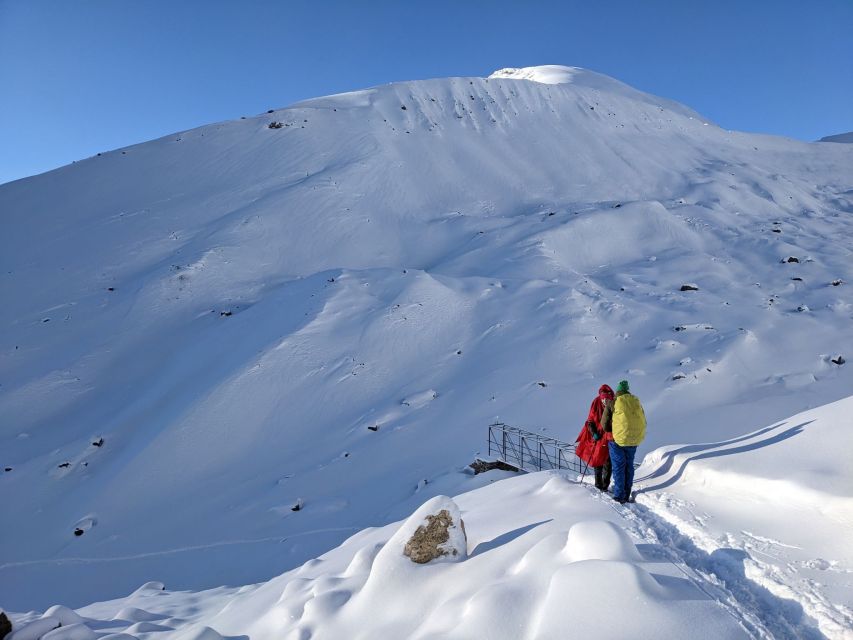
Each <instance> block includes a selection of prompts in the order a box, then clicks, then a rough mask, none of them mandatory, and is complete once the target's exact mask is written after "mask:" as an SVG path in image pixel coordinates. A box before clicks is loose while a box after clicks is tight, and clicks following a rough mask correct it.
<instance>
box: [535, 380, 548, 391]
mask: <svg viewBox="0 0 853 640" xmlns="http://www.w3.org/2000/svg"><path fill="white" fill-rule="evenodd" d="M536 384H538V385H539V386H540V387H542V388H543V389H544V388H545V387H547V386H548V385H547V384H545V383H544V382H537V383H536Z"/></svg>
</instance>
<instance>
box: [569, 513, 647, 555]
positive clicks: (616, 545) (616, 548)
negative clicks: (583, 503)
mask: <svg viewBox="0 0 853 640" xmlns="http://www.w3.org/2000/svg"><path fill="white" fill-rule="evenodd" d="M566 552H567V555H568V557H569V558H570V559H571V560H572V562H578V561H580V560H623V561H625V562H641V561H642V560H643V558H642V556H641V555H640V552H639V551H637V547H636V545H635V544H634V543H633V542H632V541H631V538H629V537H628V534H627V533H626V532H625V530H624V529H623V528H622V527H620V526H618V525H616V524H614V523H612V522H607V521H606V520H587V521H585V522H578V523H576V524H574V525H572V528H571V529H569V537H568V541H567V542H566Z"/></svg>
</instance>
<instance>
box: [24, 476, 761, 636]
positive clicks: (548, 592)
mask: <svg viewBox="0 0 853 640" xmlns="http://www.w3.org/2000/svg"><path fill="white" fill-rule="evenodd" d="M436 500H439V499H435V500H434V501H433V502H435V501H436ZM457 502H458V505H459V507H460V508H461V510H462V517H463V519H464V522H465V529H466V531H467V532H468V543H467V546H468V553H469V557H468V558H467V559H466V560H464V561H462V562H456V563H447V562H445V563H433V564H428V565H416V564H414V563H412V562H411V561H410V560H409V559H408V558H406V557H404V556H403V554H402V548H401V545H400V540H399V539H398V537H397V533H398V531H400V532H406V531H407V530H408V529H411V527H412V526H413V525H418V524H420V522H421V521H422V519H423V514H422V513H421V512H416V513H415V514H413V515H412V516H411V517H410V518H409V519H408V520H407V521H406V522H405V523H402V524H400V523H397V524H392V525H388V526H386V527H383V528H380V529H373V530H367V531H364V532H361V533H359V534H357V535H355V536H353V537H352V538H350V539H349V540H347V541H346V542H345V543H344V544H343V545H342V546H341V547H339V548H337V549H334V550H333V551H331V552H330V553H328V554H326V555H324V556H322V557H321V558H318V559H316V560H311V561H309V562H308V563H306V564H305V565H303V566H302V567H300V568H299V569H297V570H294V571H291V572H288V573H286V574H284V575H281V576H279V577H277V578H275V579H273V580H271V581H269V582H267V583H265V584H261V585H253V586H248V587H243V588H239V589H227V588H220V589H214V590H211V591H208V592H202V593H187V592H173V591H169V590H163V589H162V586H163V585H160V584H149V585H147V586H143V587H142V588H140V589H138V590H137V591H136V592H135V593H134V594H132V595H131V596H129V597H127V598H123V599H120V600H114V601H110V602H104V603H98V604H94V605H91V606H89V607H85V608H83V609H80V610H79V611H78V612H77V613H78V614H79V615H81V616H82V617H83V618H84V620H85V624H86V625H87V628H93V629H98V630H99V631H100V632H108V633H126V634H130V635H138V634H139V633H140V632H152V631H157V632H158V636H157V637H174V638H188V637H193V638H198V637H202V638H206V639H208V640H217V639H218V638H221V637H222V636H223V635H224V636H232V637H236V636H241V637H246V636H248V637H250V638H256V639H258V640H265V639H267V638H312V639H313V640H321V639H323V638H412V639H414V638H475V637H476V638H490V639H494V640H499V639H503V638H506V639H507V640H516V639H518V638H531V639H533V638H542V639H544V638H549V639H550V638H559V637H566V632H567V631H568V630H571V635H572V636H575V635H578V636H583V637H587V636H594V637H603V638H620V637H629V636H630V637H663V638H673V637H682V636H683V635H684V634H685V633H688V632H690V630H694V629H695V632H694V633H691V636H692V637H697V638H715V639H716V638H746V637H748V635H747V629H749V627H745V626H743V625H742V621H741V620H739V619H738V617H737V615H736V614H735V613H733V612H731V611H728V610H727V609H726V608H725V607H724V606H722V605H720V604H719V603H718V602H716V601H715V600H714V598H713V597H712V596H711V594H709V593H707V592H705V591H703V589H704V586H703V584H702V582H701V580H699V579H698V576H697V575H696V574H695V573H693V572H691V571H689V570H685V569H684V568H683V567H680V566H678V565H676V564H673V563H672V562H671V561H670V560H669V558H668V556H667V552H666V550H665V549H664V548H662V547H661V546H660V545H658V544H654V543H650V542H648V540H646V538H644V537H643V535H642V533H641V532H640V530H639V529H637V528H636V527H632V526H631V524H630V523H629V522H627V521H626V520H625V519H624V518H623V517H622V516H621V515H620V514H619V513H618V511H617V510H616V509H615V508H614V507H612V506H611V505H612V504H613V502H612V501H611V500H609V499H605V498H602V497H601V496H593V495H592V494H591V493H590V491H589V490H588V489H587V488H586V487H582V486H579V485H577V484H573V483H572V482H570V481H567V480H566V479H565V478H563V477H561V476H559V475H556V474H552V473H547V472H543V473H541V474H533V475H526V476H522V477H519V478H514V479H509V480H505V481H502V482H498V483H496V484H493V485H490V486H487V487H484V488H481V489H478V490H476V491H473V492H471V493H468V494H464V495H462V496H460V497H459V498H458V499H457ZM445 504H446V499H444V501H441V504H440V505H439V506H440V507H443V506H445ZM424 507H425V509H426V511H425V513H431V511H430V508H431V507H432V508H436V507H435V505H434V504H426V505H424ZM410 523H411V524H410ZM632 538H633V540H632ZM635 543H636V544H635ZM605 602H607V603H609V605H610V606H611V607H618V609H619V611H620V615H618V616H614V615H612V613H611V614H608V611H607V608H606V606H605V604H604V603H605ZM412 603H417V606H412ZM34 618H35V616H21V617H19V618H17V619H16V620H15V622H16V623H17V624H18V625H19V626H20V627H21V628H22V630H21V632H20V633H25V632H26V629H27V627H25V626H24V625H25V624H26V623H27V622H30V621H31V620H32V619H34ZM39 622H41V621H40V620H39ZM202 634H203V635H202ZM12 640H17V639H16V638H14V637H13V639H12Z"/></svg>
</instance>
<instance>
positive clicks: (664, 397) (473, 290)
mask: <svg viewBox="0 0 853 640" xmlns="http://www.w3.org/2000/svg"><path fill="white" fill-rule="evenodd" d="M545 71H547V72H548V73H558V75H559V73H565V74H567V75H569V76H571V77H572V78H573V80H572V82H561V83H559V84H545V83H543V82H539V81H536V78H535V77H533V76H537V75H538V74H540V73H544V72H545ZM525 74H526V75H528V76H531V77H533V81H531V80H525V79H513V78H510V77H491V78H450V79H438V80H428V81H421V82H405V83H396V84H392V85H385V86H381V87H376V88H372V89H368V90H365V91H359V92H355V93H349V94H342V95H338V96H329V97H326V98H319V99H316V100H311V101H306V102H304V103H300V104H299V105H295V106H293V107H291V108H288V109H279V110H274V111H273V112H272V113H266V114H262V115H259V116H255V117H250V118H246V119H245V120H237V121H234V122H226V123H219V124H214V125H210V126H207V127H202V128H199V129H195V130H191V131H185V132H180V133H177V134H174V135H172V136H166V137H164V138H161V139H159V140H155V141H152V142H149V143H146V144H142V145H137V146H134V147H128V148H126V149H118V150H115V151H110V152H104V153H102V154H100V155H98V156H95V157H93V158H89V159H86V160H82V161H80V162H77V163H75V164H73V165H70V166H67V167H63V168H61V169H58V170H56V171H52V172H50V173H46V174H43V175H41V176H36V177H33V178H28V179H24V180H19V181H16V182H13V183H9V184H6V185H3V186H0V217H1V218H0V220H2V223H1V224H2V228H3V233H0V297H2V300H3V304H2V305H0V416H2V418H0V467H2V469H5V471H2V472H0V495H2V498H3V505H4V509H5V510H6V512H7V513H9V514H14V515H13V516H12V517H10V519H9V522H11V524H9V525H7V526H4V527H2V529H0V548H2V550H3V557H2V559H0V602H2V604H3V605H4V606H6V607H9V608H11V609H13V610H19V611H23V610H29V609H33V608H40V609H44V608H46V607H47V606H49V605H51V604H53V603H55V602H62V603H64V604H66V605H69V606H81V605H83V604H85V603H88V602H91V601H94V600H103V599H106V598H110V597H114V596H116V595H120V594H123V593H129V592H131V591H132V590H133V589H135V588H136V587H137V586H138V585H139V584H142V583H144V582H147V581H152V580H153V581H162V582H164V583H165V584H167V585H168V586H169V588H170V589H185V588H194V589H201V588H211V587H217V586H219V585H222V584H247V583H253V582H258V581H261V580H267V579H270V578H272V577H273V576H276V575H279V574H281V573H282V572H284V571H287V570H289V569H292V568H294V567H296V566H300V565H301V564H302V563H304V562H305V561H307V560H309V559H311V558H314V557H316V556H318V555H320V554H322V553H324V552H325V551H327V550H329V549H331V548H333V547H335V546H336V545H338V544H339V543H340V542H342V541H343V540H344V539H345V538H346V537H347V536H349V535H351V534H353V533H354V532H355V531H358V530H360V529H362V528H364V527H367V526H376V525H383V524H385V523H387V522H390V521H393V520H396V519H400V518H403V517H406V516H408V515H409V514H410V513H411V512H412V511H413V510H414V509H415V508H417V507H418V506H419V505H420V504H422V503H423V502H424V501H426V500H427V499H429V498H430V497H432V496H435V495H440V494H445V495H455V494H458V493H462V492H464V491H467V490H469V489H473V488H476V487H477V486H480V484H481V483H484V482H487V480H482V479H481V478H480V477H479V476H478V477H476V478H475V477H473V476H471V475H469V474H468V473H466V472H465V471H464V467H465V465H467V464H468V463H469V462H471V461H472V460H473V458H474V456H475V455H476V454H477V453H479V452H481V451H482V450H483V449H484V448H485V427H486V425H487V424H489V423H490V422H491V421H493V420H495V418H496V417H497V418H499V419H500V420H502V421H504V422H508V423H510V424H516V425H519V426H525V427H528V428H532V429H537V430H538V429H542V430H543V431H544V432H545V433H548V434H550V435H554V436H557V437H560V438H561V439H564V440H569V441H573V440H574V438H575V437H576V434H577V431H578V430H579V428H580V426H581V424H582V423H583V420H584V418H585V416H586V410H587V407H588V406H589V401H590V399H591V397H592V395H593V394H594V393H595V390H596V389H597V388H598V386H599V385H600V384H601V383H604V382H607V383H609V384H611V385H613V384H615V382H617V381H618V380H619V379H621V378H624V377H627V378H629V379H630V380H631V386H632V388H633V389H635V390H636V392H637V393H638V394H639V396H640V397H641V398H642V400H643V402H644V406H645V408H646V413H647V416H648V417H649V429H648V440H647V442H646V443H644V445H643V446H642V447H641V449H640V453H639V455H640V458H642V456H643V455H644V454H645V453H647V452H648V451H650V450H652V449H654V448H655V447H658V446H662V445H667V444H671V443H673V442H679V443H686V444H688V445H690V444H695V443H703V442H720V441H724V440H727V439H730V438H736V437H738V436H740V435H742V434H744V433H746V432H749V431H752V430H754V429H755V428H756V426H758V425H763V424H772V423H773V421H778V420H781V419H785V418H787V417H788V416H790V415H793V414H795V413H797V412H799V411H802V410H804V409H806V408H807V407H809V406H817V405H820V404H823V403H827V402H831V401H836V400H838V399H839V398H842V397H845V396H846V395H849V393H850V391H849V389H850V388H851V381H853V379H851V373H850V372H851V368H850V367H851V365H850V364H845V363H846V362H847V361H848V360H849V358H850V354H849V353H847V350H848V349H849V348H850V347H849V345H851V344H853V323H851V322H850V320H851V316H853V306H851V304H853V300H851V298H850V295H851V294H850V291H851V289H850V287H851V283H853V266H851V261H850V254H851V248H852V247H851V240H850V239H851V237H853V227H851V213H853V195H851V194H853V147H851V146H850V145H843V144H826V143H814V144H805V143H800V142H795V141H791V140H785V139H781V138H773V137H769V136H757V135H750V134H744V133H738V132H730V131H725V130H722V129H720V128H718V127H716V126H715V125H713V124H711V123H708V122H707V121H706V120H704V119H703V118H702V117H701V116H699V115H697V114H695V113H693V112H692V111H690V110H689V109H687V108H686V107H681V106H674V105H672V104H671V103H669V102H667V101H665V100H663V99H659V98H656V97H655V96H650V95H648V94H643V93H641V92H639V91H635V90H633V89H631V88H629V87H626V86H625V85H622V84H621V83H618V82H616V81H610V80H609V79H602V78H603V77H602V76H597V78H598V79H595V78H594V76H596V75H597V74H591V73H590V72H581V71H578V70H572V69H570V70H568V71H565V72H563V71H560V70H556V71H555V70H553V69H551V70H533V71H530V72H525ZM525 74H522V75H525ZM531 74H532V75H531ZM593 80H595V81H593ZM273 123H280V124H281V126H280V127H278V124H275V125H274V127H273V128H270V124H273ZM685 284H689V285H691V286H690V287H688V288H687V289H686V290H682V288H683V287H684V285H685ZM795 437H797V438H799V436H795ZM95 443H99V444H95ZM297 506H298V508H296V509H295V508H294V507H297ZM4 521H5V520H4ZM78 530H80V531H81V533H79V534H77V533H76V532H77V531H78ZM336 597H337V596H336ZM157 624H159V623H157Z"/></svg>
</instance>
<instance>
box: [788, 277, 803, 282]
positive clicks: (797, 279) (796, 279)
mask: <svg viewBox="0 0 853 640" xmlns="http://www.w3.org/2000/svg"><path fill="white" fill-rule="evenodd" d="M791 280H794V281H796V282H802V281H803V279H802V278H800V277H799V276H795V277H793V278H791Z"/></svg>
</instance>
